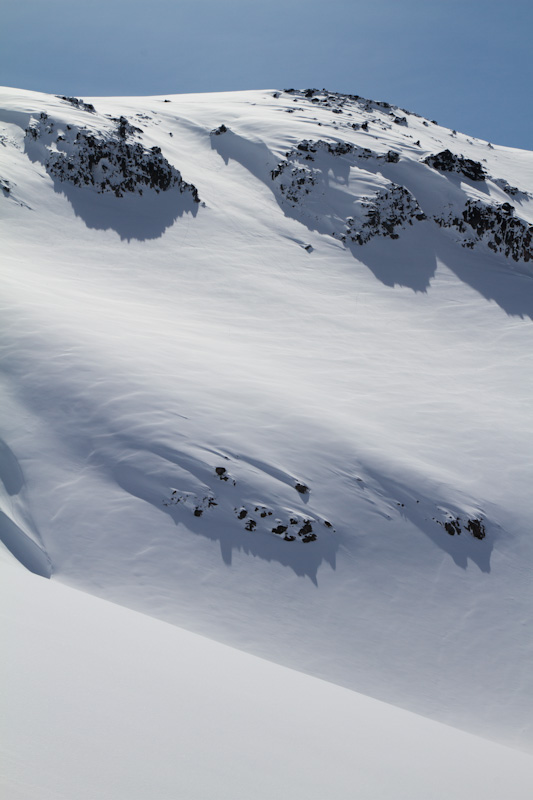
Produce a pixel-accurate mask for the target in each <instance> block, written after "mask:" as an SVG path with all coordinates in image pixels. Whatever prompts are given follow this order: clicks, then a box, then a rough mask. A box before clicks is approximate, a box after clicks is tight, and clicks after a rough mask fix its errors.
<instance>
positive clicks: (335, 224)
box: [271, 139, 533, 262]
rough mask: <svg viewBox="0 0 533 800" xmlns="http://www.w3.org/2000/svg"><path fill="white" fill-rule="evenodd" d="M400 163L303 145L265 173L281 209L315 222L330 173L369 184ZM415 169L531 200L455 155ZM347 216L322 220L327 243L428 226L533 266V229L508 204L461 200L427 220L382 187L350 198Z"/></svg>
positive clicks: (364, 151)
mask: <svg viewBox="0 0 533 800" xmlns="http://www.w3.org/2000/svg"><path fill="white" fill-rule="evenodd" d="M399 160H400V156H399V153H398V152H396V151H394V150H389V151H388V152H386V153H384V154H378V153H376V152H374V151H373V150H370V149H369V148H366V147H359V146H357V145H354V144H351V143H349V142H327V141H324V140H317V141H313V140H307V139H306V140H303V141H301V142H300V143H299V144H298V145H297V146H296V147H295V148H294V149H292V150H290V151H288V152H287V153H286V154H285V158H284V159H283V160H282V161H281V162H280V163H279V164H278V165H277V166H276V168H275V169H273V170H272V171H271V177H272V180H273V181H274V183H275V185H276V190H277V191H278V192H279V194H280V195H281V199H282V204H283V203H288V204H289V205H290V206H291V207H292V208H293V209H294V208H299V209H301V210H302V212H303V214H304V216H305V215H306V214H307V215H308V216H309V217H310V218H311V217H313V216H314V219H315V220H316V219H318V218H319V215H320V206H321V200H322V201H324V198H326V197H327V191H328V185H329V177H328V173H329V171H331V172H333V174H341V175H344V178H343V180H347V178H346V176H347V175H348V174H349V170H350V168H351V167H357V169H358V170H360V171H361V172H360V174H361V175H362V176H364V175H365V173H366V174H367V175H368V177H369V178H370V177H371V176H372V175H376V174H377V173H379V172H380V171H382V169H383V165H385V164H387V165H394V164H397V163H398V162H399ZM335 162H337V164H335ZM340 162H343V163H340ZM421 163H422V164H425V165H427V166H429V167H431V168H432V169H435V170H438V171H439V172H443V173H456V174H460V175H462V176H464V177H465V178H467V179H468V180H470V181H472V182H475V183H476V182H484V181H488V180H490V181H492V183H495V184H496V185H497V186H499V187H500V188H501V189H502V190H503V191H504V192H506V193H507V194H508V195H510V196H516V195H518V196H519V197H524V198H527V197H529V195H527V193H524V192H521V191H520V190H519V189H518V188H516V187H514V186H511V185H510V184H509V183H508V182H507V181H505V180H504V179H501V178H493V177H491V176H489V175H488V173H487V171H486V169H485V168H484V167H483V165H482V164H480V163H479V162H478V161H473V160H472V159H469V158H465V157H464V156H462V155H456V154H453V153H452V152H451V151H450V150H444V151H442V152H440V153H436V154H435V155H431V156H428V157H426V158H425V159H423V161H422V162H421ZM347 197H348V195H347ZM322 205H323V206H324V207H325V208H328V207H329V203H327V202H326V203H324V202H322ZM350 210H351V214H350V216H346V217H344V218H342V217H341V216H340V215H338V214H337V215H333V214H331V213H329V212H328V220H327V221H328V226H329V232H330V233H331V235H333V236H334V237H335V238H337V239H339V240H340V241H342V242H345V243H346V244H350V243H355V244H359V245H364V244H366V243H367V242H368V241H370V239H372V238H373V237H375V236H382V237H389V238H391V239H397V238H399V235H400V233H401V231H402V230H403V229H406V228H407V226H410V225H413V224H414V223H416V222H418V221H422V220H425V219H430V220H432V221H433V222H436V223H437V224H438V225H439V226H440V227H443V228H454V229H455V230H456V231H457V232H458V233H460V234H462V238H461V239H459V242H460V244H462V246H463V247H469V248H472V247H474V245H476V244H478V243H484V244H485V245H486V246H487V247H489V248H490V249H491V250H493V252H495V253H503V254H504V255H505V256H506V257H507V258H512V259H513V260H514V261H525V262H529V261H531V260H533V247H532V240H533V227H532V226H531V225H529V224H528V223H527V222H525V221H524V220H522V219H520V218H519V217H517V216H516V214H515V211H516V210H515V208H514V207H513V206H512V205H511V204H510V203H503V204H496V203H486V202H484V201H483V200H480V199H477V200H473V199H468V198H467V196H466V195H465V201H464V206H463V207H462V208H461V207H460V206H459V207H458V208H455V209H452V210H451V211H450V209H449V208H447V209H443V211H442V212H441V213H437V214H432V215H429V214H428V215H426V214H425V212H424V210H423V209H422V208H421V207H420V205H419V203H418V201H417V200H416V198H415V197H414V196H413V194H412V193H411V192H410V191H409V190H408V189H407V188H406V187H405V186H402V185H400V184H398V183H394V182H392V181H387V182H385V185H383V186H382V187H378V188H377V189H376V190H375V191H374V193H372V194H369V195H367V196H363V197H357V196H353V195H352V196H351V201H350ZM317 212H318V214H317ZM465 234H466V235H465Z"/></svg>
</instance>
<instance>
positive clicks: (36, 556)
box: [0, 510, 53, 578]
mask: <svg viewBox="0 0 533 800" xmlns="http://www.w3.org/2000/svg"><path fill="white" fill-rule="evenodd" d="M0 541H1V542H2V543H3V544H4V545H5V546H6V547H7V549H8V550H9V552H10V553H11V554H12V555H13V556H14V557H15V558H16V559H17V561H19V562H20V563H21V564H22V566H23V567H26V569H27V570H29V571H30V572H33V573H34V574H35V575H40V576H41V577H42V578H50V577H51V576H52V572H53V569H52V562H51V561H50V558H49V556H48V553H47V552H46V551H45V550H43V549H42V548H41V547H39V545H38V544H36V543H35V542H34V541H33V539H31V538H30V536H28V534H27V533H25V532H24V531H23V530H22V528H21V527H20V526H19V525H17V523H16V522H14V520H13V519H11V517H10V516H8V515H7V514H5V513H4V512H3V511H1V510H0Z"/></svg>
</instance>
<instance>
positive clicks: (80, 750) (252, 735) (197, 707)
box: [0, 551, 533, 800]
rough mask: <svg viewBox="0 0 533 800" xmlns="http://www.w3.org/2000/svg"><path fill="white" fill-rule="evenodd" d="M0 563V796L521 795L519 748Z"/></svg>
mask: <svg viewBox="0 0 533 800" xmlns="http://www.w3.org/2000/svg"><path fill="white" fill-rule="evenodd" d="M4 552H5V551H4ZM0 568H1V570H2V582H1V584H0V586H1V590H0V591H1V592H2V609H3V612H2V641H3V643H4V648H5V650H4V652H5V654H6V658H4V659H3V660H2V667H1V677H2V684H3V685H4V686H5V685H8V686H9V687H10V692H9V693H8V694H5V695H4V698H3V700H2V719H3V721H4V726H5V729H6V731H8V732H9V735H8V736H7V737H5V739H4V741H3V744H2V746H1V754H2V758H1V761H2V768H1V770H0V785H1V786H2V789H3V793H4V796H5V797H9V798H11V799H12V800H33V798H36V797H47V798H51V800H52V799H53V800H63V799H64V800H71V799H72V798H74V797H75V798H76V800H92V798H94V797H100V798H102V800H136V798H139V800H141V799H144V798H146V797H147V796H152V797H157V798H159V799H160V800H167V798H168V800H170V798H174V797H187V798H191V800H193V799H194V798H198V800H206V798H215V797H216V798H235V800H239V799H240V798H242V800H245V798H249V797H254V798H258V800H260V799H261V798H265V800H270V798H272V797H290V798H302V800H303V798H310V799H312V798H317V800H319V799H320V798H323V797H326V796H327V797H351V796H353V795H354V793H356V794H359V795H361V796H364V797H365V798H369V800H370V799H372V800H377V798H389V797H392V796H394V797H396V798H399V800H401V798H406V800H416V798H420V800H427V798H428V797H431V798H433V799H434V800H439V798H442V799H443V800H447V798H449V797H454V798H458V800H460V799H461V798H465V799H466V798H468V797H471V796H473V795H481V796H483V797H486V798H488V799H490V798H494V799H495V800H499V798H501V797H502V795H505V796H507V797H513V799H514V800H520V798H524V799H525V798H529V797H530V794H531V789H532V788H533V782H532V778H531V775H532V765H533V759H532V758H531V756H528V755H525V754H523V753H518V752H516V751H513V750H511V749H508V748H505V747H501V746H500V745H495V744H493V743H491V742H487V741H484V740H482V739H478V738H476V737H474V736H470V735H468V734H465V733H462V732H460V731H456V730H455V729H453V728H449V727H446V726H444V725H439V724H437V723H435V722H432V721H431V720H427V719H423V718H421V717H417V716H416V715H414V714H410V713H408V712H406V711H402V710H400V709H397V708H393V707H392V706H387V705H385V704H384V703H380V702H378V701H376V700H371V699H370V698H367V697H364V696H363V695H360V694H357V693H356V692H351V691H349V690H347V689H343V688H341V687H338V686H333V685H332V684H329V683H326V682H324V681H320V680H318V679H316V678H312V677H309V676H306V675H302V674H301V673H298V672H294V671H292V670H289V669H286V668H283V667H280V666H277V665H275V664H271V663H269V662H267V661H263V660H261V659H258V658H255V657H253V656H249V655H247V654H245V653H240V652H238V651H237V650H232V649H231V648H228V647H225V646H224V645H220V644H217V643H216V642H212V641H209V640H208V639H204V638H202V637H199V636H196V635H194V634H191V633H188V632H187V631H184V630H180V629H179V628H176V627H174V626H169V625H165V624H164V623H162V622H159V621H158V620H154V619H151V618H150V617H146V616H144V615H142V614H138V613H135V612H133V611H130V610H129V609H125V608H120V607H119V606H116V605H113V604H110V603H107V602H105V601H102V600H98V599H96V598H94V597H91V596H89V595H86V594H83V593H81V592H78V591H75V590H73V589H70V588H68V587H65V586H63V585H61V584H60V583H58V582H56V581H53V582H51V583H50V582H45V581H43V580H42V579H41V578H37V577H36V576H33V575H31V574H30V573H27V572H26V573H22V572H21V571H20V569H19V568H18V567H17V566H14V565H13V564H12V563H9V562H8V561H7V559H6V558H5V556H4V553H2V561H1V566H0Z"/></svg>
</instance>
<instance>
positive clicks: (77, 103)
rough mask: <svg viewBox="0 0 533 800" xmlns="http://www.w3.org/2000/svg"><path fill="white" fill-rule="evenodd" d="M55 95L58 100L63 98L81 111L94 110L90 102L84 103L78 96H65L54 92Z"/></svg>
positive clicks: (92, 111)
mask: <svg viewBox="0 0 533 800" xmlns="http://www.w3.org/2000/svg"><path fill="white" fill-rule="evenodd" d="M56 97H57V98H58V99H59V100H64V101H65V102H66V103H70V105H71V106H75V107H76V108H81V109H82V110H83V111H89V112H91V113H93V114H94V113H95V112H96V109H95V107H94V106H93V104H92V103H84V101H83V100H80V99H79V98H78V97H65V96H64V95H60V94H56Z"/></svg>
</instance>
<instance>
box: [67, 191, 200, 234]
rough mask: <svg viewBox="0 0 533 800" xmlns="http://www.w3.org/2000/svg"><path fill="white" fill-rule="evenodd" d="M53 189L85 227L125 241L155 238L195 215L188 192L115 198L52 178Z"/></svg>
mask: <svg viewBox="0 0 533 800" xmlns="http://www.w3.org/2000/svg"><path fill="white" fill-rule="evenodd" d="M54 190H55V191H56V192H58V193H60V194H63V195H64V196H65V197H66V199H67V200H68V201H69V203H70V205H71V206H72V208H73V210H74V213H75V214H76V216H77V217H79V218H80V219H82V220H83V222H84V223H85V225H87V227H88V228H93V229H96V230H102V231H105V230H114V231H115V232H116V233H118V235H119V236H120V238H121V239H122V240H126V241H131V240H132V239H137V240H140V241H146V240H148V239H158V238H159V237H160V236H162V235H163V233H164V232H165V231H166V230H167V228H170V226H171V225H173V224H174V222H175V221H176V220H177V219H178V218H179V217H181V216H183V215H184V214H190V215H191V216H193V217H195V216H196V214H197V213H198V203H196V202H195V201H194V199H193V197H192V195H191V193H190V192H183V193H181V192H180V190H179V188H178V187H172V188H171V189H168V190H167V191H166V192H159V193H157V192H155V191H154V190H153V189H144V190H143V194H142V195H138V194H131V195H130V194H125V195H124V196H123V197H115V196H114V195H113V194H110V193H102V194H98V193H97V192H95V191H94V189H92V188H91V187H78V186H71V185H69V184H68V183H65V182H63V181H59V180H57V179H55V180H54Z"/></svg>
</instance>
